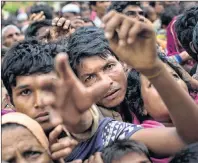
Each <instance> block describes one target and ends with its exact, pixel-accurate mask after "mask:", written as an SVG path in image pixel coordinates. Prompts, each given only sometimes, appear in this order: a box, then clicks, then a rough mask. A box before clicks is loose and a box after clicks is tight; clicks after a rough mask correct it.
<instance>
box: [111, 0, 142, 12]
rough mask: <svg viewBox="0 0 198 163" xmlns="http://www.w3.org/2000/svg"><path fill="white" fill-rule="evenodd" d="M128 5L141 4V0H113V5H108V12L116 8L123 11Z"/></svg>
mask: <svg viewBox="0 0 198 163" xmlns="http://www.w3.org/2000/svg"><path fill="white" fill-rule="evenodd" d="M127 6H139V7H140V2H139V1H112V2H111V5H110V6H109V7H108V9H107V12H109V11H111V10H116V11H117V12H122V11H123V10H124V9H125V8H127Z"/></svg>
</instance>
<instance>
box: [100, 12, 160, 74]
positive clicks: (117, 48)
mask: <svg viewBox="0 0 198 163" xmlns="http://www.w3.org/2000/svg"><path fill="white" fill-rule="evenodd" d="M103 22H104V24H105V26H104V31H105V36H106V38H107V39H108V40H109V43H110V47H111V49H112V50H113V51H114V52H115V54H116V55H117V56H118V57H119V58H120V59H121V60H123V61H124V62H126V63H127V64H129V65H131V66H132V67H134V68H136V69H137V70H139V71H141V72H143V73H144V71H147V70H151V69H153V68H154V67H155V66H156V64H157V61H158V59H157V54H156V37H155V32H154V30H153V27H152V25H151V23H150V22H149V21H147V20H145V21H144V22H141V21H138V20H136V19H132V18H129V17H127V16H125V15H123V14H120V13H117V12H115V11H111V12H109V13H108V14H107V15H105V16H104V17H103Z"/></svg>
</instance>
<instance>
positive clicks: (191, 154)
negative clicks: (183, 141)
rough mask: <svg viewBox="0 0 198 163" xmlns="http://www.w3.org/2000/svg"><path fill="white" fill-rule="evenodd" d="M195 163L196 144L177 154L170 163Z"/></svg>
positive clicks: (197, 154)
mask: <svg viewBox="0 0 198 163" xmlns="http://www.w3.org/2000/svg"><path fill="white" fill-rule="evenodd" d="M181 162H182V163H197V162H198V143H194V144H191V145H189V146H187V147H186V148H184V149H183V150H181V151H180V152H178V153H177V154H176V155H175V156H174V157H173V159H172V160H171V161H170V163H181Z"/></svg>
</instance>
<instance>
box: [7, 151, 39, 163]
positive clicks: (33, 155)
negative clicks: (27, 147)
mask: <svg viewBox="0 0 198 163" xmlns="http://www.w3.org/2000/svg"><path fill="white" fill-rule="evenodd" d="M41 155H42V152H40V151H26V152H24V153H23V158H24V159H26V160H35V159H37V158H38V157H39V156H41ZM6 162H9V163H15V162H16V158H11V159H9V160H7V161H6Z"/></svg>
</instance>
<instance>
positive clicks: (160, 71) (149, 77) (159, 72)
mask: <svg viewBox="0 0 198 163" xmlns="http://www.w3.org/2000/svg"><path fill="white" fill-rule="evenodd" d="M163 71H164V68H161V69H160V70H159V71H158V72H157V73H155V74H153V75H150V76H146V75H144V76H146V77H147V78H148V79H153V78H156V77H158V76H159V75H160V74H161V73H162V72H163Z"/></svg>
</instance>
